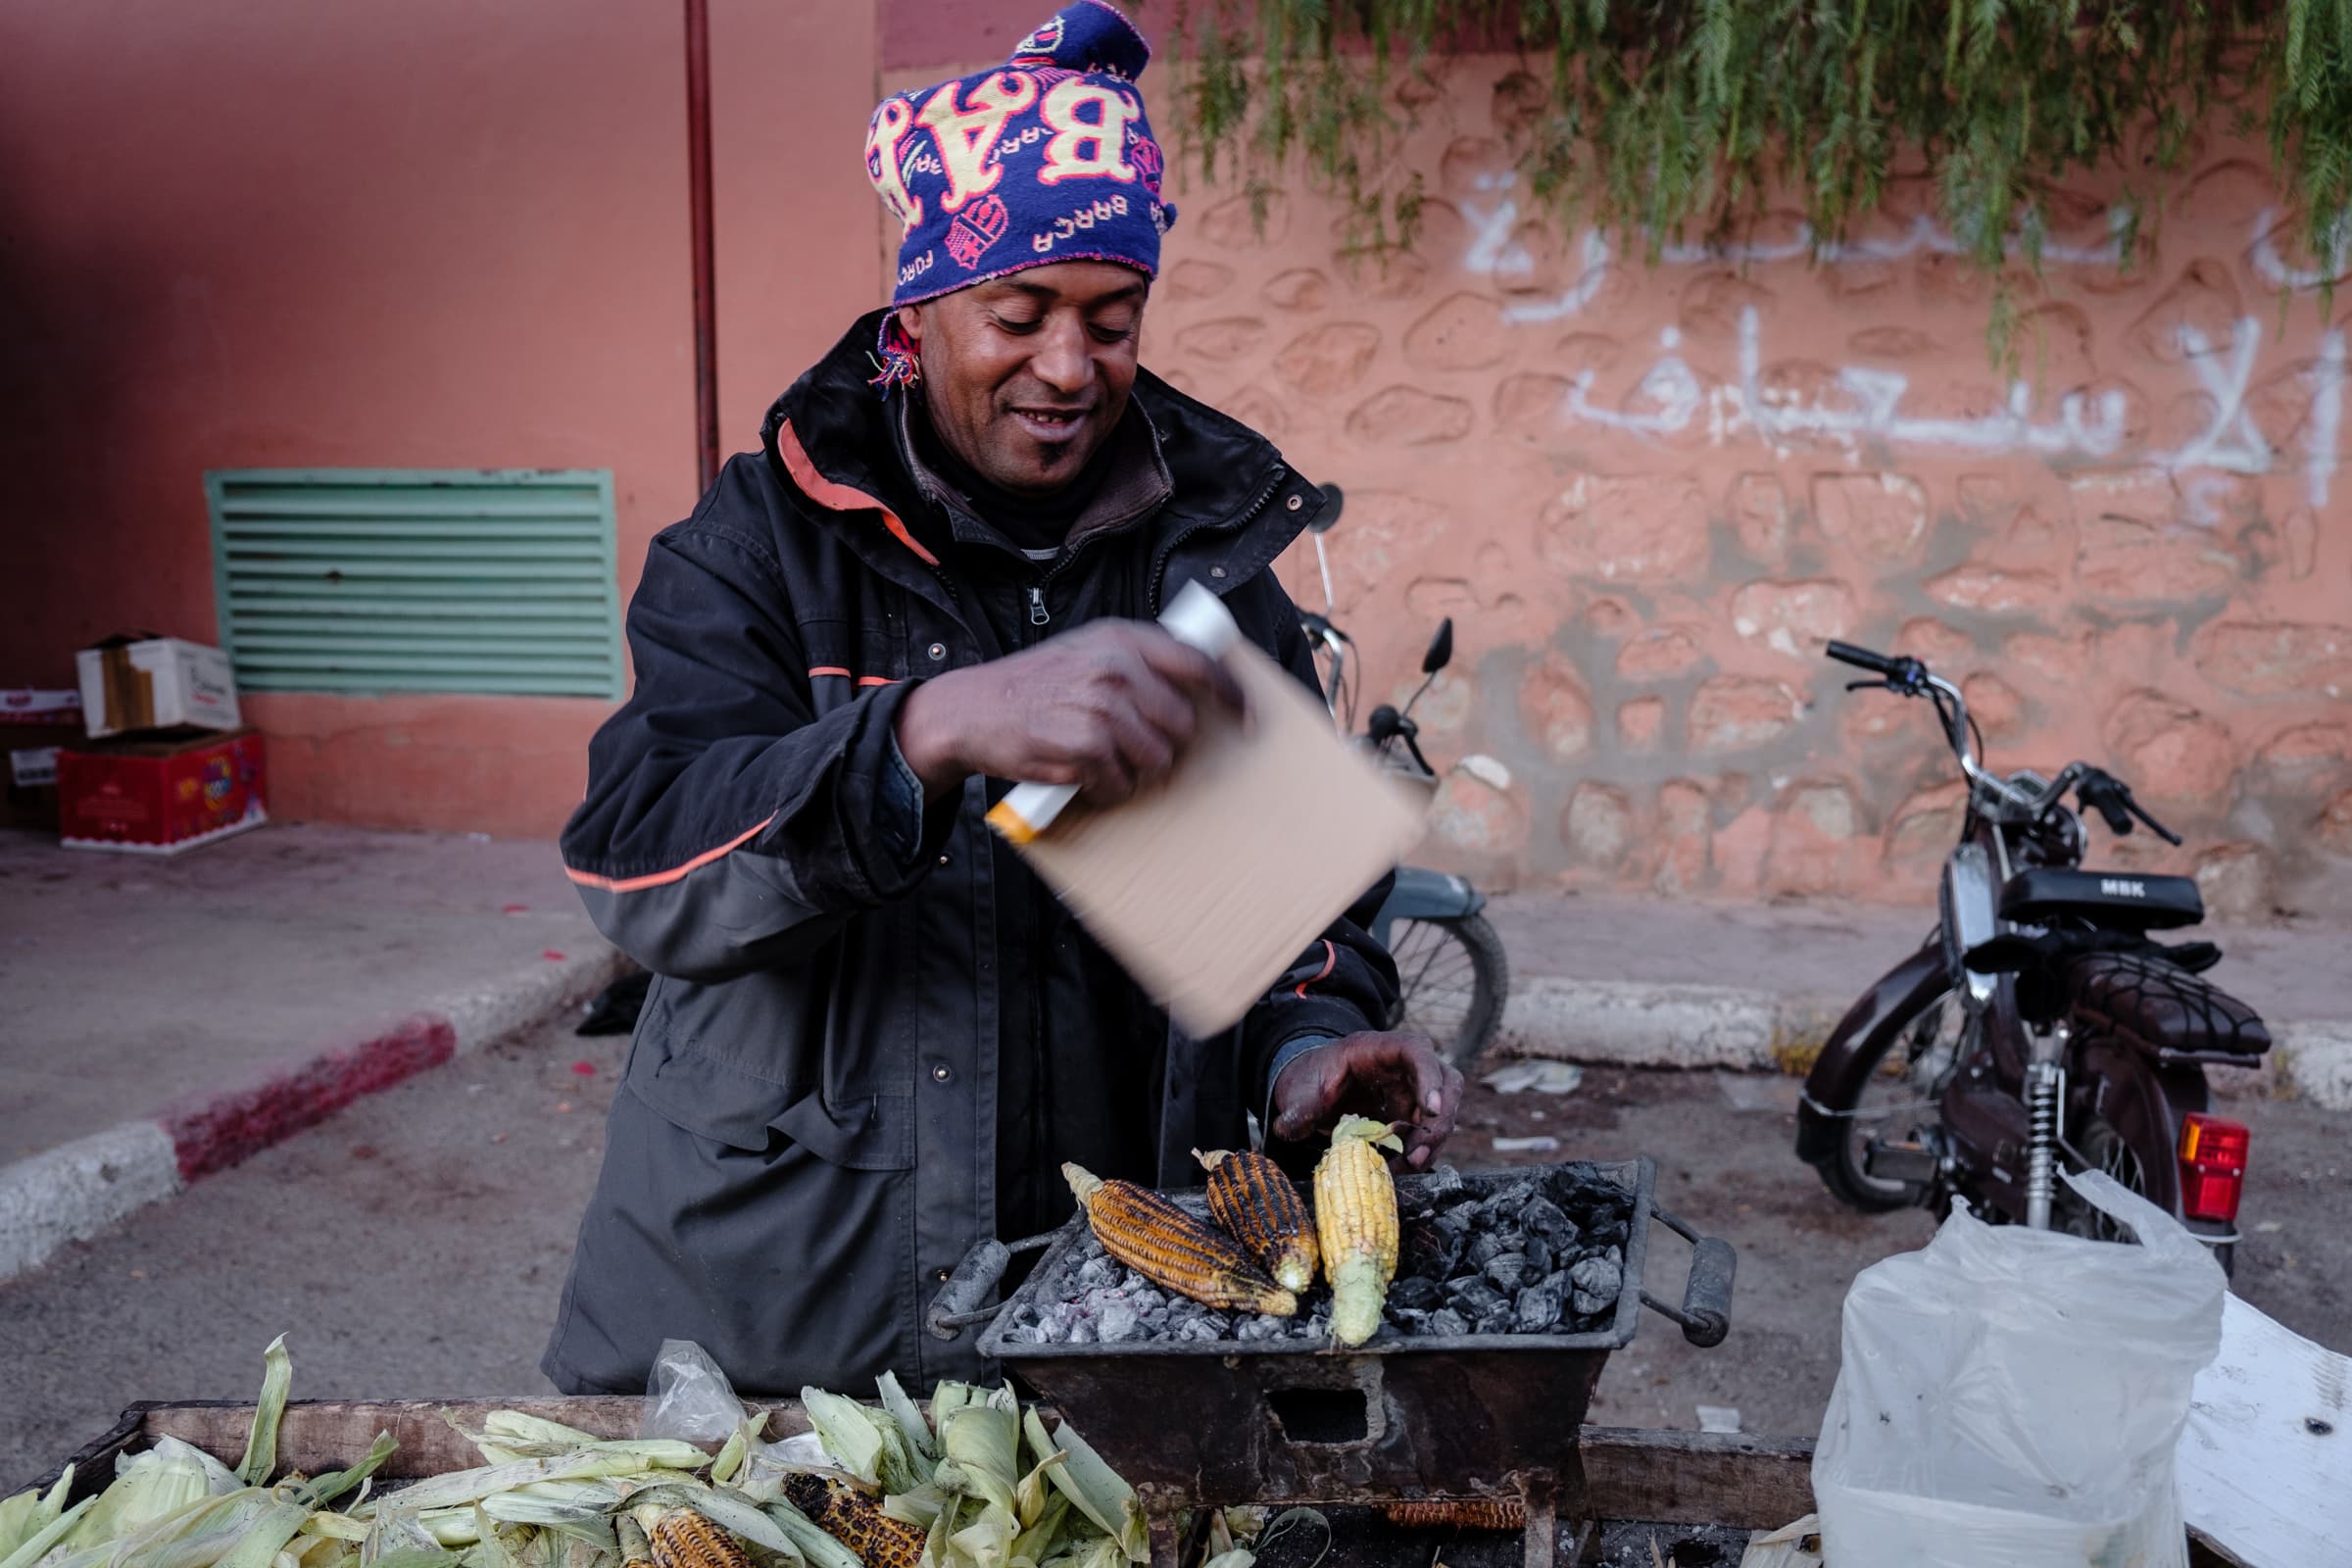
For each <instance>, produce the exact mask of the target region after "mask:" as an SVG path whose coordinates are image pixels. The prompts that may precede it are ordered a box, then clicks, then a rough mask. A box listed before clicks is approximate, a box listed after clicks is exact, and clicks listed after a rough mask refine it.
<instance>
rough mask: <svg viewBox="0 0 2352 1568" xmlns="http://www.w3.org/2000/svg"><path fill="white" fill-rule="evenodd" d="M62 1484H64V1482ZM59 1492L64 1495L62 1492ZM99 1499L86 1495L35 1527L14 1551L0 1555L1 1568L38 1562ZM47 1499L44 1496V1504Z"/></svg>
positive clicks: (14, 1567) (26, 1566) (21, 1566)
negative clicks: (3, 1555)
mask: <svg viewBox="0 0 2352 1568" xmlns="http://www.w3.org/2000/svg"><path fill="white" fill-rule="evenodd" d="M60 1485H61V1486H62V1485H63V1483H60ZM52 1490H53V1491H54V1490H55V1489H52ZM59 1495H61V1496H62V1495H63V1494H62V1493H61V1494H59ZM97 1500H98V1499H97V1498H96V1497H84V1498H82V1499H81V1500H80V1501H79V1502H77V1503H75V1504H74V1505H73V1507H71V1508H68V1509H66V1510H65V1511H64V1512H62V1513H59V1514H57V1515H56V1516H55V1517H54V1518H51V1519H50V1520H49V1521H48V1522H47V1523H46V1524H42V1525H39V1526H37V1527H36V1528H34V1529H33V1530H32V1532H31V1533H30V1534H28V1535H27V1536H25V1539H24V1540H23V1541H21V1542H19V1543H18V1544H17V1547H16V1549H15V1550H14V1551H11V1552H10V1553H9V1554H8V1555H7V1556H5V1557H0V1568H29V1565H30V1564H32V1563H35V1562H38V1561H39V1560H40V1559H41V1558H42V1557H43V1556H44V1555H46V1554H47V1553H48V1550H49V1548H50V1547H52V1546H54V1545H56V1544H58V1543H59V1542H61V1541H63V1540H65V1539H66V1536H67V1533H68V1532H70V1531H71V1530H73V1527H74V1526H75V1525H76V1524H78V1523H80V1522H81V1516H82V1515H83V1514H85V1513H87V1512H89V1510H90V1508H91V1506H92V1505H93V1504H95V1503H96V1502H97ZM46 1501H47V1499H46V1498H44V1499H43V1502H44V1505H45V1504H46Z"/></svg>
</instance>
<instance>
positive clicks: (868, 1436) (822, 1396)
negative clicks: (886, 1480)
mask: <svg viewBox="0 0 2352 1568" xmlns="http://www.w3.org/2000/svg"><path fill="white" fill-rule="evenodd" d="M801 1407H802V1408H803V1409H805V1410H807V1411H808V1412H809V1425H810V1426H812V1427H814V1428H815V1429H816V1435H817V1438H818V1440H819V1441H821V1442H822V1443H823V1444H824V1446H825V1452H826V1453H828V1454H830V1455H831V1456H832V1459H833V1462H834V1463H835V1464H837V1465H839V1466H841V1467H842V1469H844V1470H846V1471H848V1472H849V1473H850V1474H851V1475H853V1476H855V1477H857V1478H858V1480H859V1481H861V1482H863V1483H864V1484H865V1485H866V1486H868V1487H880V1486H883V1481H882V1465H883V1441H882V1427H881V1425H880V1423H878V1422H876V1421H875V1420H874V1419H873V1418H872V1416H871V1414H870V1413H869V1412H868V1411H867V1409H866V1408H865V1406H864V1405H862V1404H859V1403H858V1401H857V1400H856V1399H852V1398H846V1397H843V1396H841V1395H838V1394H828V1393H826V1392H825V1391H824V1390H823V1389H816V1388H809V1389H803V1390H802V1391H801ZM897 1426H898V1424H897V1423H896V1422H895V1421H894V1422H892V1423H891V1428H892V1430H893V1431H894V1432H895V1431H896V1430H897ZM884 1490H886V1491H890V1490H903V1489H892V1488H887V1487H885V1488H884Z"/></svg>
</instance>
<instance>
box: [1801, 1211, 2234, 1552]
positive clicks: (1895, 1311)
mask: <svg viewBox="0 0 2352 1568" xmlns="http://www.w3.org/2000/svg"><path fill="white" fill-rule="evenodd" d="M2067 1180H2068V1181H2069V1182H2070V1183H2072V1184H2073V1186H2074V1188H2075V1191H2076V1192H2077V1193H2079V1194H2081V1195H2082V1198H2083V1199H2084V1200H2085V1201H2088V1202H2090V1203H2091V1204H2092V1205H2094V1206H2095V1207H2097V1208H2100V1209H2102V1210H2104V1211H2105V1212H2106V1213H2108V1214H2109V1215H2110V1216H2112V1217H2113V1218H2115V1219H2116V1220H2118V1221H2120V1222H2122V1223H2123V1224H2124V1225H2125V1226H2127V1227H2129V1228H2130V1229H2131V1232H2132V1233H2133V1234H2134V1235H2135V1236H2137V1237H2138V1238H2139V1242H2140V1245H2139V1246H2136V1247H2129V1246H2122V1245H2119V1244H2116V1243H2113V1242H2093V1241H2087V1240H2084V1239H2083V1238H2081V1237H2077V1236H2068V1235H2062V1234H2060V1233H2058V1232H2054V1231H2032V1230H2027V1229H2025V1228H2023V1227H2022V1226H1992V1225H1987V1224H1985V1223H1984V1222H1983V1221H1982V1220H1979V1219H1977V1218H1976V1217H1975V1216H1974V1215H1972V1214H1970V1213H1969V1212H1968V1211H1967V1209H1966V1207H1965V1205H1963V1206H1960V1207H1956V1208H1955V1209H1954V1211H1953V1213H1952V1217H1951V1218H1950V1219H1948V1220H1946V1221H1945V1222H1944V1224H1943V1228H1942V1229H1941V1230H1939V1231H1937V1232H1936V1238H1935V1240H1934V1241H1932V1242H1930V1243H1929V1244H1928V1245H1927V1246H1926V1247H1925V1248H1923V1249H1921V1250H1919V1251H1916V1252H1905V1253H1903V1254H1901V1255H1900V1256H1896V1257H1890V1258H1887V1260H1886V1261H1885V1262H1882V1263H1877V1264H1874V1265H1872V1266H1871V1267H1870V1268H1867V1269H1864V1270H1863V1271H1862V1273H1861V1274H1860V1275H1859V1276H1857V1277H1856V1278H1855V1280H1854V1285H1853V1289H1852V1291H1850V1292H1849V1293H1848V1294H1847V1296H1846V1299H1845V1317H1844V1337H1843V1348H1842V1357H1841V1360H1840V1362H1839V1366H1838V1386H1837V1388H1836V1389H1835V1390H1834V1391H1833V1392H1832V1393H1831V1395H1830V1408H1829V1413H1828V1415H1827V1416H1826V1417H1825V1418H1824V1420H1823V1422H1822V1429H1821V1443H1820V1445H1819V1446H1818V1447H1817V1448H1816V1449H1815V1450H1814V1455H1813V1495H1814V1500H1815V1501H1816V1503H1817V1504H1818V1505H1819V1507H1820V1509H1821V1525H1822V1543H1823V1548H1824V1549H1823V1556H1824V1557H1825V1558H1826V1559H1827V1560H1828V1561H1830V1562H1832V1563H1836V1564H1838V1568H1892V1565H1895V1564H1904V1565H1907V1568H1984V1565H1985V1564H1987V1563H2001V1564H2003V1565H2005V1568H2084V1565H2096V1568H2185V1564H2186V1562H2187V1548H2186V1545H2185V1543H2184V1534H2183V1530H2182V1526H2181V1523H2180V1499H2179V1496H2178V1494H2177V1490H2176V1487H2175V1484H2174V1476H2173V1452H2174V1449H2175V1447H2176V1446H2178V1445H2179V1443H2180V1431H2181V1428H2182V1426H2183V1425H2184V1424H2185V1423H2186V1421H2187V1419H2188V1399H2189V1389H2190V1386H2191V1384H2192V1383H2193V1382H2194V1380H2195V1378H2196V1375H2197V1371H2198V1369H2199V1368H2201V1367H2203V1366H2204V1365H2205V1364H2206V1363H2207V1362H2209V1361H2211V1360H2212V1359H2213V1357H2214V1353H2215V1351H2216V1350H2217V1349H2218V1348H2220V1345H2221V1325H2222V1298H2223V1295H2224V1293H2225V1290H2226V1282H2225V1281H2224V1279H2223V1276H2222V1270H2221V1265H2220V1264H2218V1263H2216V1262H2215V1261H2214V1260H2213V1257H2212V1255H2211V1254H2210V1253H2209V1252H2207V1250H2205V1248H2204V1246H2203V1244H2201V1243H2200V1242H2198V1241H2197V1240H2196V1239H2195V1238H2194V1237H2192V1236H2190V1235H2189V1234H2188V1232H2187V1231H2185V1230H2183V1229H2181V1227H2180V1224H2179V1223H2178V1222H2177V1221H2175V1220H2174V1219H2173V1218H2172V1217H2171V1216H2170V1215H2167V1214H2165V1213H2164V1212H2163V1211H2161V1210H2160V1209H2158V1208H2157V1207H2156V1206H2155V1205H2154V1204H2152V1203H2150V1202H2148V1201H2146V1200H2144V1199H2141V1198H2137V1197H2134V1196H2133V1195H2131V1193H2128V1192H2126V1191H2125V1190H2124V1189H2123V1188H2122V1187H2121V1186H2120V1185H2119V1184H2117V1183H2116V1182H2114V1181H2113V1180H2111V1179H2109V1178H2108V1177H2106V1176H2103V1175H2100V1174H2098V1173H2096V1172H2092V1173H2089V1174H2087V1175H2085V1176H2083V1177H2081V1178H2077V1177H2074V1176H2071V1175H2070V1176H2069V1177H2067Z"/></svg>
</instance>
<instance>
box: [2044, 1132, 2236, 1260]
mask: <svg viewBox="0 0 2352 1568" xmlns="http://www.w3.org/2000/svg"><path fill="white" fill-rule="evenodd" d="M2075 1149H2076V1151H2077V1152H2080V1153H2081V1154H2082V1166H2083V1168H2086V1169H2089V1170H2097V1171H2104V1172H2106V1173H2107V1174H2108V1175H2109V1176H2111V1177H2113V1178H2115V1182H2116V1185H2117V1186H2119V1187H2121V1188H2123V1190H2124V1191H2125V1192H2128V1193H2132V1194H2136V1195H2137V1196H2139V1197H2141V1198H2150V1197H2152V1195H2151V1194H2150V1193H2149V1191H2148V1165H2147V1158H2146V1156H2145V1155H2144V1154H2142V1153H2141V1152H2139V1151H2138V1150H2136V1149H2133V1148H2132V1147H2131V1140H2130V1139H2128V1138H2126V1137H2125V1136H2124V1135H2123V1134H2122V1133H2120V1132H2117V1131H2116V1130H2115V1129H2114V1128H2113V1127H2110V1126H2109V1125H2107V1123H2105V1122H2104V1121H2101V1120H2100V1119H2099V1118H2098V1117H2096V1116H2093V1117H2091V1118H2090V1119H2089V1120H2087V1121H2085V1122H2083V1123H2082V1125H2081V1126H2080V1127H2078V1128H2077V1129H2076V1130H2075ZM2069 1163H2070V1164H2071V1163H2073V1162H2072V1161H2071V1160H2070V1161H2069ZM2159 1206H2162V1205H2161V1204H2159ZM2051 1207H2052V1212H2051V1214H2050V1228H2051V1229H2052V1230H2060V1231H2065V1232H2066V1233H2067V1234H2068V1235H2070V1236H2082V1237H2086V1238H2088V1239H2089V1240H2091V1241H2094V1242H2123V1243H2130V1242H2131V1232H2130V1231H2127V1230H2125V1229H2124V1228H2123V1227H2122V1226H2120V1225H2118V1224H2117V1223H2116V1222H2115V1221H2114V1220H2112V1219H2109V1218H2108V1217H2107V1216H2106V1215H2105V1214H2103V1213H2101V1212H2100V1211H2099V1210H2097V1209H2095V1208H2093V1207H2091V1206H2090V1205H2089V1204H2088V1203H2085V1202H2083V1201H2082V1200H2081V1199H2079V1198H2077V1197H2076V1196H2075V1190H2074V1189H2073V1188H2071V1187H2069V1186H2067V1185H2065V1184H2064V1183H2063V1182H2062V1183H2060V1184H2059V1187H2058V1196H2057V1200H2056V1201H2055V1202H2054V1203H2053V1204H2052V1205H2051ZM2212 1252H2213V1260H2214V1261H2215V1262H2217V1263H2219V1264H2221V1265H2222V1277H2223V1278H2224V1279H2229V1278H2231V1277H2233V1276H2234V1275H2235V1274H2236V1273H2237V1249H2236V1248H2235V1247H2234V1246H2228V1245H2225V1246H2221V1247H2216V1248H2213V1249H2212Z"/></svg>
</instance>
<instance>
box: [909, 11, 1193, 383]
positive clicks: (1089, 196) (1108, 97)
mask: <svg viewBox="0 0 2352 1568" xmlns="http://www.w3.org/2000/svg"><path fill="white" fill-rule="evenodd" d="M1151 58H1152V46H1151V45H1150V44H1148V43H1146V42H1145V41H1144V36H1143V34H1142V33H1140V32H1138V31H1136V29H1135V25H1134V24H1133V23H1131V22H1129V21H1128V20H1127V19H1126V17H1125V16H1123V15H1121V14H1120V13H1119V12H1118V11H1117V10H1116V9H1114V8H1113V7H1112V6H1110V5H1108V4H1107V3H1105V0H1074V3H1073V4H1071V5H1067V6H1064V7H1063V8H1062V9H1061V10H1060V11H1058V12H1056V13H1054V16H1053V17H1051V18H1050V19H1048V21H1047V22H1046V24H1045V25H1043V26H1041V27H1039V28H1038V29H1037V30H1036V31H1035V32H1032V33H1030V34H1029V36H1027V37H1026V38H1023V39H1022V40H1021V41H1020V44H1019V45H1018V46H1017V47H1016V48H1014V50H1013V52H1012V55H1011V57H1010V58H1009V59H1007V60H1006V61H1005V64H1004V65H1003V66H1001V67H998V68H997V69H995V70H993V71H984V72H981V73H978V74H976V75H970V76H963V77H959V78H957V79H956V80H954V81H949V82H942V83H941V84H940V85H938V86H936V87H926V88H923V89H921V90H919V91H916V92H907V93H897V94H894V95H892V96H891V97H888V98H885V99H883V100H882V105H881V107H880V108H878V109H876V110H875V111H874V115H873V119H872V120H871V121H870V122H868V123H867V126H866V132H865V172H866V177H867V178H868V179H871V180H872V181H873V182H874V189H875V191H876V192H877V193H879V194H880V196H881V198H882V205H883V206H885V207H887V208H889V209H890V211H891V212H892V213H893V214H895V215H896V216H897V217H898V219H899V221H900V222H902V223H904V224H905V225H906V230H907V232H906V237H905V238H904V239H903V240H901V241H900V243H899V276H898V286H897V287H896V289H894V290H893V292H892V294H891V304H892V305H894V306H898V305H911V304H914V303H915V302H917V301H919V300H927V299H935V298H937V297H938V296H940V295H942V294H950V293H953V292H955V291H956V289H959V288H966V287H969V286H970V285H972V284H974V283H978V282H982V281H984V280H986V279H988V278H992V277H1003V276H1004V275H1005V273H1007V272H1017V271H1019V270H1021V269H1023V268H1027V267H1045V266H1049V265H1051V264H1053V263H1054V262H1075V261H1098V262H1116V263H1118V264H1119V265H1121V266H1123V267H1132V268H1134V269H1135V270H1137V271H1139V272H1142V273H1143V274H1144V275H1145V276H1146V277H1156V276H1157V275H1158V274H1159V237H1160V236H1161V235H1162V234H1164V233H1166V232H1167V231H1168V228H1169V226H1170V225H1171V224H1173V223H1174V222H1175V221H1176V209H1175V208H1174V207H1172V206H1170V205H1169V204H1167V203H1166V202H1164V201H1162V200H1161V199H1160V194H1159V184H1160V175H1161V173H1162V172H1163V170H1164V169H1165V167H1166V160H1165V159H1164V157H1163V156H1162V154H1161V152H1160V147H1159V143H1158V142H1157V141H1156V140H1154V139H1153V138H1152V123H1151V122H1150V121H1149V120H1147V119H1146V118H1145V116H1144V101H1143V96H1142V94H1141V93H1140V92H1139V91H1138V90H1137V89H1136V85H1135V82H1136V78H1137V77H1138V76H1141V75H1142V74H1143V73H1144V67H1145V65H1146V64H1148V63H1149V62H1150V60H1151ZM880 359H881V364H882V373H881V374H880V375H877V376H876V377H875V378H874V383H875V385H877V386H880V387H882V388H883V389H884V390H886V391H887V390H888V389H889V388H890V387H892V386H895V385H900V384H903V383H906V382H911V381H914V380H916V379H918V378H919V377H920V375H921V370H920V368H919V367H918V365H917V363H916V361H915V357H914V349H913V345H912V344H910V343H908V342H907V338H906V335H905V333H903V332H902V331H901V330H900V329H899V325H898V318H897V316H896V315H895V314H893V315H892V316H889V317H887V318H885V319H884V321H883V326H882V341H881V344H880Z"/></svg>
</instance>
